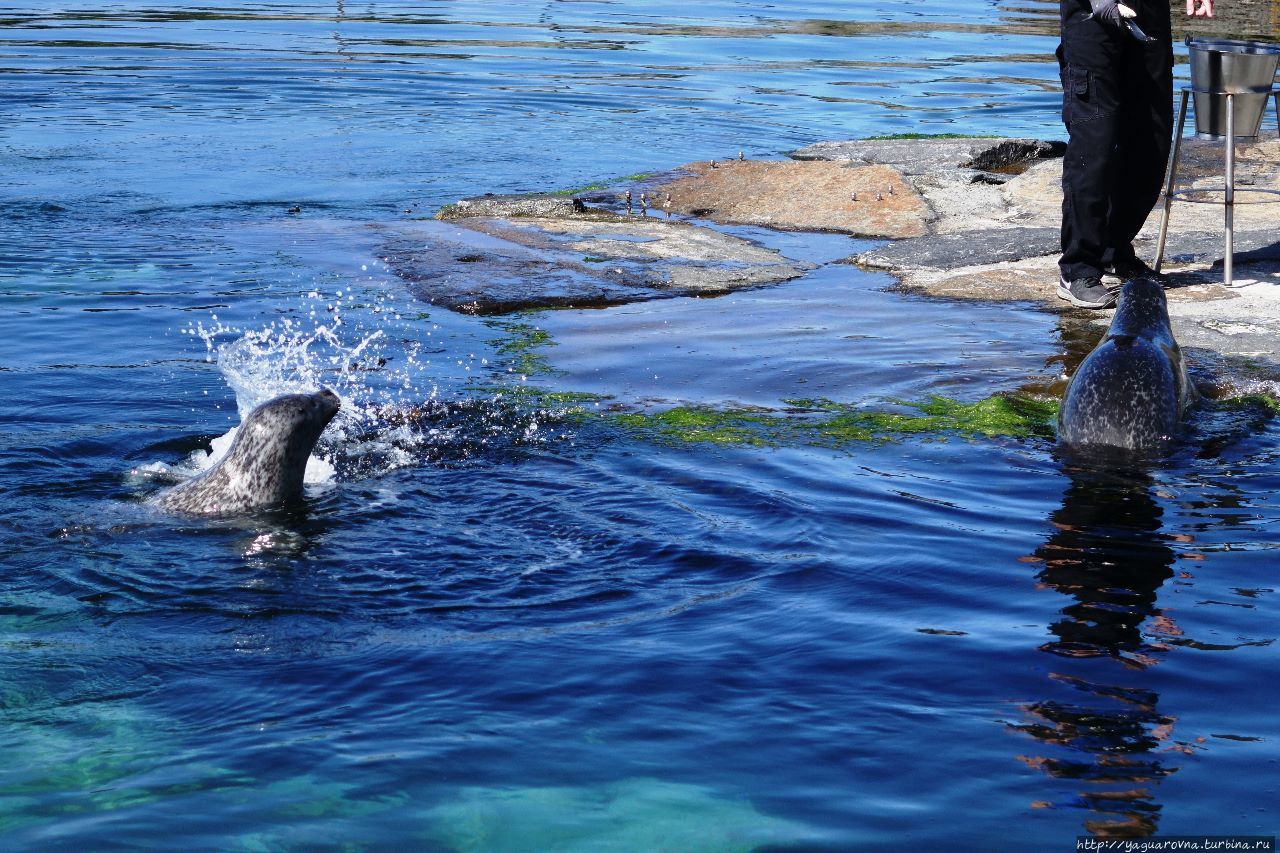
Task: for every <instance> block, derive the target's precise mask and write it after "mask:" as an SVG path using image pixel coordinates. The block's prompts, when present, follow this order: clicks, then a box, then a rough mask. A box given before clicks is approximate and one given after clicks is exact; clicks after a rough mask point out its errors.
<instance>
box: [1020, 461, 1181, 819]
mask: <svg viewBox="0 0 1280 853" xmlns="http://www.w3.org/2000/svg"><path fill="white" fill-rule="evenodd" d="M1066 473H1067V475H1068V476H1069V477H1070V484H1069V486H1068V487H1067V490H1066V492H1065V493H1064V494H1063V497H1062V506H1061V507H1059V508H1058V509H1057V510H1055V511H1054V512H1053V514H1052V515H1051V516H1050V522H1051V524H1052V525H1053V528H1054V529H1053V532H1052V533H1051V534H1050V536H1049V538H1048V539H1047V540H1046V541H1045V542H1044V543H1043V544H1042V545H1040V547H1038V548H1036V550H1035V552H1034V554H1033V556H1032V557H1031V558H1029V559H1030V560H1031V561H1034V562H1037V563H1039V564H1040V570H1039V572H1038V573H1037V575H1036V579H1037V580H1038V581H1039V582H1040V584H1041V585H1042V587H1043V588H1044V589H1048V590H1053V591H1054V592H1058V593H1061V594H1062V595H1064V596H1066V597H1067V598H1068V599H1070V603H1068V604H1066V605H1065V606H1064V607H1062V609H1061V610H1060V611H1059V615H1060V618H1058V619H1057V620H1056V621H1055V622H1053V623H1052V624H1051V625H1050V626H1049V633H1050V634H1052V635H1053V639H1051V640H1049V641H1048V642H1046V643H1044V644H1043V645H1042V646H1040V651H1042V652H1044V653H1046V654H1050V655H1054V656H1055V657H1058V658H1062V659H1064V660H1063V662H1062V663H1061V664H1055V666H1054V669H1055V670H1059V671H1054V672H1051V673H1050V676H1049V678H1050V679H1051V681H1052V683H1053V689H1052V691H1050V694H1049V696H1050V698H1047V699H1044V700H1042V701H1038V702H1033V703H1030V704H1028V705H1026V706H1024V709H1023V710H1024V711H1025V712H1026V713H1027V715H1028V717H1029V718H1030V719H1029V721H1028V722H1026V723H1024V724H1021V725H1017V726H1015V728H1017V729H1018V730H1020V731H1022V732H1025V733H1026V734H1029V735H1031V736H1032V737H1034V738H1036V739H1037V740H1038V741H1040V742H1041V743H1042V744H1043V745H1045V746H1047V747H1051V748H1052V749H1051V751H1050V752H1048V753H1047V754H1045V755H1041V756H1034V757H1024V758H1023V760H1024V761H1025V762H1026V763H1028V764H1030V765H1031V766H1033V767H1036V768H1038V769H1041V770H1043V771H1045V772H1046V773H1048V774H1049V775H1050V776H1052V777H1054V778H1055V779H1059V780H1064V781H1065V780H1070V781H1072V782H1073V783H1074V784H1073V787H1075V788H1076V789H1077V791H1078V793H1077V795H1076V798H1075V800H1074V801H1073V802H1070V803H1066V804H1063V803H1041V804H1039V805H1041V806H1051V807H1059V806H1062V805H1068V806H1071V807H1076V808H1082V809H1085V810H1087V811H1089V812H1090V813H1091V817H1090V818H1088V819H1086V820H1085V823H1084V826H1085V828H1086V829H1087V830H1088V831H1089V832H1091V833H1093V834H1095V835H1098V836H1102V837H1127V836H1145V835H1151V834H1153V833H1154V832H1155V831H1156V829H1157V823H1158V820H1159V817H1160V811H1161V804H1160V802H1159V801H1158V799H1157V797H1156V788H1155V786H1156V785H1158V783H1159V782H1160V780H1161V779H1163V778H1164V777H1165V776H1167V775H1168V774H1170V773H1172V772H1174V771H1175V770H1176V769H1177V768H1176V767H1171V766H1169V763H1168V756H1167V754H1166V752H1165V750H1166V749H1167V746H1168V744H1167V743H1166V741H1167V740H1168V738H1169V736H1170V734H1171V733H1172V730H1173V725H1174V718H1173V717H1171V716H1169V715H1168V714H1165V713H1162V712H1161V711H1160V710H1159V709H1158V701H1159V698H1160V697H1159V694H1158V693H1156V692H1155V691H1153V690H1149V689H1146V688H1144V687H1143V686H1142V683H1143V681H1144V679H1143V672H1144V671H1145V670H1146V669H1147V668H1148V667H1151V666H1154V665H1155V664H1157V663H1159V661H1160V659H1161V657H1162V656H1163V655H1164V654H1165V653H1166V652H1167V651H1168V648H1169V647H1168V646H1166V645H1164V644H1163V643H1160V642H1153V641H1150V640H1148V639H1147V636H1146V635H1147V634H1150V633H1164V634H1176V633H1177V632H1178V629H1177V626H1176V625H1175V624H1174V623H1173V622H1172V620H1171V619H1170V618H1169V617H1168V616H1167V615H1165V614H1163V613H1162V612H1161V610H1160V608H1159V607H1158V606H1157V593H1158V591H1159V589H1160V587H1161V586H1162V585H1163V584H1164V582H1165V581H1166V580H1168V579H1169V578H1171V577H1173V574H1174V571H1173V564H1174V560H1175V559H1176V558H1177V554H1176V553H1175V551H1174V549H1173V548H1172V547H1171V545H1170V542H1171V541H1175V539H1174V537H1173V536H1171V535H1170V534H1168V533H1166V532H1164V531H1163V530H1162V520H1161V516H1162V510H1161V507H1160V505H1159V503H1157V502H1156V500H1155V497H1154V495H1153V488H1154V486H1153V483H1152V479H1151V476H1150V474H1149V473H1148V472H1146V471H1142V470H1132V469H1130V470H1124V469H1111V468H1095V467H1091V466H1089V465H1087V464H1079V463H1074V462H1068V463H1067V467H1066ZM1144 623H1145V624H1147V630H1146V631H1145V632H1144V630H1143V625H1144ZM1110 664H1119V667H1118V668H1117V667H1114V666H1109V665H1110Z"/></svg>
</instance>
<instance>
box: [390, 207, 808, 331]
mask: <svg viewBox="0 0 1280 853" xmlns="http://www.w3.org/2000/svg"><path fill="white" fill-rule="evenodd" d="M578 213H581V211H578ZM385 253H386V258H387V264H388V266H389V268H390V269H391V270H392V271H393V272H394V273H395V274H396V275H397V276H398V277H400V278H401V279H403V280H404V281H405V282H406V283H407V284H408V286H409V288H410V290H411V291H412V292H413V294H414V295H415V297H417V298H419V299H421V300H423V301H425V302H429V303H431V304H434V305H440V306H443V307H446V308H449V309H451V310H455V311H460V312H463V313H468V314H505V313H510V312H514V311H521V310H528V309H534V308H563V307H593V306H603V305H614V304H621V303H626V302H636V301H641V300H645V299H655V298H659V297H665V296H680V295H692V294H718V293H725V292H728V291H731V290H736V289H739V288H743V287H753V286H760V285H765V284H773V283H776V282H780V281H785V280H787V279H791V278H795V277H797V276H799V275H801V274H802V273H803V271H804V269H805V266H804V265H802V264H796V263H793V262H790V261H787V260H786V259H785V258H783V257H782V256H781V255H779V254H778V253H777V252H774V251H772V250H769V249H764V248H761V247H760V246H757V245H755V244H754V243H751V242H749V241H747V240H742V239H739V238H737V237H733V236H731V235H727V234H721V233H719V232H717V231H714V230H712V229H709V228H704V227H701V226H697V225H693V224H689V223H685V222H677V221H665V220H658V219H655V218H649V217H638V216H637V217H629V216H618V215H614V214H611V213H608V212H605V211H592V212H590V213H589V215H587V216H586V217H585V218H580V219H579V218H572V217H571V218H565V219H560V218H548V217H541V216H536V215H524V216H518V217H517V216H512V217H511V218H507V219H490V218H461V219H454V220H451V221H449V222H434V223H421V224H420V226H419V227H417V228H414V229H410V230H409V231H407V232H406V231H401V232H400V233H398V234H397V235H396V236H395V237H394V238H392V239H389V241H388V243H387V246H386V249H385Z"/></svg>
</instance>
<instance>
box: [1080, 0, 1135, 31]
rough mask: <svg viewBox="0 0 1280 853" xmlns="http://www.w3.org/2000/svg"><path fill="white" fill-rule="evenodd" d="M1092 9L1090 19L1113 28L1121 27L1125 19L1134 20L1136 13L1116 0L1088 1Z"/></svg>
mask: <svg viewBox="0 0 1280 853" xmlns="http://www.w3.org/2000/svg"><path fill="white" fill-rule="evenodd" d="M1089 5H1090V6H1092V7H1093V15H1092V17H1094V18H1097V19H1098V20H1100V21H1102V22H1103V23H1104V24H1109V25H1110V26H1113V27H1123V26H1124V25H1125V18H1136V17H1138V13H1137V12H1135V11H1134V10H1132V9H1130V8H1129V7H1128V6H1126V5H1124V4H1123V3H1120V2H1117V0H1089Z"/></svg>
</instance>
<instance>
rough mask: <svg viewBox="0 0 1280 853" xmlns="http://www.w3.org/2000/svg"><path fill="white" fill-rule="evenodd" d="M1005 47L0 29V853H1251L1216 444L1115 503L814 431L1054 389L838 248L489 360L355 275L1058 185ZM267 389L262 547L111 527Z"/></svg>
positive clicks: (1249, 416)
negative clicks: (640, 176)
mask: <svg viewBox="0 0 1280 853" xmlns="http://www.w3.org/2000/svg"><path fill="white" fill-rule="evenodd" d="M1055 8H1056V5H1055V4H1050V3H1044V2H1038V0H1026V2H1020V3H1014V2H1004V0H1001V2H983V3H974V2H959V0H955V2H952V0H927V2H921V3H915V4H853V3H834V2H811V3H803V4H801V3H785V2H783V3H763V2H757V3H724V2H715V0H713V2H707V3H702V4H698V5H696V6H690V5H688V4H670V3H665V2H654V3H639V2H630V0H623V2H567V0H556V1H555V2H545V3H525V4H512V3H502V4H499V3H466V2H450V3H445V2H423V3H395V2H373V1H372V0H370V1H369V2H343V0H337V2H335V3H325V4H320V3H316V4H306V3H296V2H280V3H272V4H266V3H236V2H227V3H223V4H220V5H218V6H216V7H214V6H209V7H202V6H198V5H195V4H181V5H178V4H170V5H163V4H152V5H143V4H137V3H115V4H98V3H92V4H91V3H61V4H57V6H56V9H49V10H43V11H42V10H39V9H36V10H33V9H32V8H31V6H23V7H14V6H3V5H0V341H3V343H0V382H2V383H3V384H2V385H0V389H2V390H3V394H0V495H2V497H0V507H2V509H3V511H2V512H0V553H3V568H2V569H0V589H2V590H3V594H2V595H0V662H2V668H0V713H2V715H3V720H4V725H3V727H0V750H2V751H3V753H4V755H5V757H6V761H5V762H4V765H3V767H0V838H3V839H4V846H6V847H9V848H41V849H44V848H52V849H77V850H80V849H91V848H97V847H100V846H102V845H104V844H106V843H108V842H109V843H110V844H113V845H120V846H134V845H143V844H151V843H157V841H158V840H160V839H163V840H164V843H165V844H166V845H172V846H181V847H190V848H218V849H254V850H259V849H293V848H311V847H329V846H339V845H347V846H350V847H353V848H356V849H364V848H370V849H383V848H391V847H393V846H399V847H403V846H406V845H408V846H411V847H412V848H414V849H440V850H522V851H523V850H550V849H556V850H562V849H563V850H601V849H622V850H648V849H672V850H697V849H705V850H745V849H753V848H757V847H772V848H778V849H847V848H851V847H877V848H901V849H944V848H947V849H950V848H952V847H958V848H959V849H994V847H993V845H997V846H1007V845H1015V846H1016V845H1023V846H1027V847H1029V849H1063V850H1065V849H1068V845H1072V844H1074V838H1075V836H1076V835H1077V834H1084V833H1087V832H1093V833H1096V834H1099V835H1116V834H1122V835H1123V834H1151V833H1156V832H1158V833H1160V834H1200V833H1210V834H1226V833H1240V834H1256V835H1273V834H1276V832H1277V830H1278V829H1280V822H1278V821H1280V818H1278V817H1277V812H1276V809H1275V803H1276V801H1277V792H1276V779H1277V778H1278V777H1277V769H1278V768H1277V762H1278V761H1280V752H1277V742H1278V741H1277V738H1280V730H1278V729H1277V724H1276V720H1275V714H1274V711H1273V706H1274V698H1275V687H1274V672H1275V670H1276V666H1277V658H1276V650H1275V646H1274V640H1275V637H1276V633H1277V631H1276V627H1275V626H1276V623H1277V617H1278V616H1280V610H1278V607H1277V602H1276V594H1275V589H1276V586H1277V577H1276V565H1277V560H1276V542H1277V532H1276V528H1277V523H1278V522H1280V505H1278V504H1277V499H1276V497H1275V496H1276V495H1277V494H1278V493H1280V474H1277V460H1278V459H1280V433H1278V432H1277V428H1276V426H1275V425H1274V422H1273V420H1272V418H1271V414H1270V412H1269V410H1268V409H1267V408H1266V407H1264V406H1260V405H1254V404H1249V403H1245V402H1241V403H1231V404H1228V403H1215V404H1212V405H1208V406H1206V407H1204V408H1203V409H1202V410H1201V411H1200V412H1199V413H1197V415H1196V416H1195V418H1194V419H1193V422H1192V424H1191V425H1190V429H1189V433H1188V436H1187V440H1186V441H1185V442H1184V443H1183V445H1181V447H1180V448H1179V450H1178V451H1177V452H1176V453H1175V454H1174V455H1173V456H1172V457H1171V458H1170V459H1168V460H1165V461H1163V462H1161V463H1159V464H1156V465H1153V466H1151V467H1150V468H1148V469H1145V470H1133V471H1126V470H1122V471H1117V470H1104V469H1091V468H1088V467H1083V466H1081V465H1078V464H1074V463H1071V462H1070V461H1069V460H1065V459H1062V458H1060V457H1059V455H1058V453H1057V451H1056V449H1055V445H1054V441H1053V435H1052V430H1051V429H1050V428H1045V427H1044V426H1043V425H1040V426H1035V425H1034V424H1032V426H1031V428H1028V429H1023V430H995V431H994V434H988V433H987V432H983V431H981V430H975V429H965V428H961V429H951V428H945V427H938V428H934V429H926V430H924V431H922V432H909V431H903V430H901V429H886V430H884V431H881V432H875V433H874V434H870V435H863V434H854V433H852V432H845V433H838V432H836V431H832V430H831V429H828V431H826V432H823V431H822V428H821V424H822V423H824V422H823V421H822V417H824V416H825V415H829V414H830V413H831V412H832V411H840V412H843V413H845V414H848V413H849V412H864V413H873V414H875V413H878V414H879V415H881V416H883V415H886V413H896V414H898V415H902V414H906V415H919V414H920V411H919V409H918V408H916V407H913V404H914V406H917V407H918V406H919V405H922V404H925V403H926V401H929V400H931V399H935V398H936V399H941V400H944V401H953V402H955V403H957V404H959V405H962V406H963V405H968V404H973V403H979V402H982V401H990V400H991V399H992V398H993V397H996V395H1001V394H1013V393H1017V394H1021V395H1030V397H1032V398H1036V399H1041V400H1044V399H1051V396H1046V395H1047V394H1048V395H1051V393H1052V389H1053V387H1055V386H1054V385H1053V382H1054V379H1055V377H1056V376H1057V375H1058V373H1059V372H1060V370H1061V364H1060V359H1061V356H1062V354H1063V353H1064V351H1066V352H1069V353H1070V354H1069V356H1068V358H1069V359H1070V358H1078V357H1079V355H1080V353H1081V352H1082V349H1083V348H1087V346H1088V345H1089V341H1087V340H1086V341H1081V340H1080V332H1079V330H1078V329H1076V328H1073V327H1070V326H1069V325H1067V324H1066V323H1065V322H1064V321H1059V320H1057V319H1056V318H1055V317H1053V316H1050V315H1046V314H1041V313H1037V312H1035V311H1032V310H1030V309H1027V308H1025V307H1022V306H1009V305H990V306H989V305H979V304H955V303H949V302H944V301H936V300H928V299H923V298H920V297H916V296H911V295H908V294H904V293H901V292H898V291H896V290H894V289H893V287H892V284H893V282H892V281H891V280H890V279H888V278H887V277H884V276H880V275H875V274H871V273H866V272H862V271H860V270H858V269H857V268H855V267H852V266H848V265H843V264H836V263H833V261H835V260H837V259H839V258H842V257H845V256H847V255H849V254H852V253H853V252H854V251H856V250H858V249H859V248H861V247H862V246H863V245H865V244H859V243H856V242H854V241H851V240H849V239H848V238H845V237H838V236H830V235H827V236H819V235H809V236H806V235H794V234H790V235H788V234H772V233H769V232H764V231H759V230H754V229H736V230H735V233H737V234H739V235H741V236H745V237H747V238H749V239H753V240H756V241H758V242H761V243H763V244H766V245H769V246H773V247H776V248H778V249H779V250H780V251H782V252H783V254H785V255H787V256H788V257H790V258H792V259H794V260H797V261H806V262H808V263H810V264H812V266H813V269H812V271H811V272H809V273H807V274H806V275H805V276H804V277H802V278H800V279H797V280H794V281H791V282H789V283H787V284H784V285H779V286H776V287H772V288H765V289H759V290H753V291H747V292H740V293H737V294H734V295H731V296H726V297H722V298H718V299H692V298H682V299H667V300H660V301H655V302H647V303H640V304H635V305H629V306H621V307H614V308H608V309H593V310H587V309H583V310H566V311H557V312H544V313H540V314H524V315H516V316H507V317H500V318H493V317H490V318H477V317H470V316H463V315H458V314H452V313H450V312H448V311H445V310H442V309H439V308H437V307H435V306H432V305H429V304H424V303H421V302H418V301H415V300H414V299H413V298H412V297H411V296H410V294H409V293H408V291H407V290H406V288H405V286H404V284H403V283H402V282H401V281H399V280H398V279H397V278H396V276H395V275H394V274H393V273H392V271H391V270H389V269H388V266H387V265H386V263H385V262H384V258H385V256H386V251H387V244H388V239H389V237H388V235H390V234H403V233H405V229H408V228H411V227H412V226H414V225H415V224H416V223H415V222H414V220H415V219H416V218H417V217H420V216H424V215H428V214H430V213H431V212H432V211H434V210H435V209H436V207H438V206H439V205H441V204H444V203H447V202H451V201H453V200H455V199H456V198H458V197H459V196H462V195H471V194H475V193H478V192H485V191H492V192H518V191H528V190H540V189H552V188H560V187H573V186H580V185H582V184H584V183H586V182H589V181H594V180H598V179H611V178H616V177H618V176H624V175H631V174H633V173H637V172H651V171H655V170H663V169H669V168H673V167H675V166H677V165H679V164H681V163H684V162H688V161H691V160H695V159H704V158H709V157H717V156H719V157H725V156H732V155H733V153H734V152H736V151H738V150H745V151H746V152H747V153H748V155H749V156H752V157H775V156H780V155H782V154H783V153H785V152H786V151H788V150H791V149H793V148H795V147H798V146H800V145H803V144H807V143H810V142H814V141H818V140H821V139H832V138H854V137H865V136H870V135H877V134H891V133H963V134H975V133H990V132H995V133H1000V134H1009V135H1028V136H1040V137H1050V138H1056V137H1060V136H1061V129H1060V127H1059V126H1058V124H1057V107H1056V101H1057V97H1058V96H1057V94H1056V77H1057V74H1056V66H1055V65H1054V64H1053V63H1052V50H1053V48H1054V46H1055V42H1056V37H1055V35H1054V31H1055V17H1054V16H1055ZM295 206H296V207H297V208H298V212H297V213H290V212H289V210H290V208H293V207H295ZM1093 334H1096V330H1095V331H1094V332H1093ZM1206 378H1210V379H1211V378H1212V377H1206ZM320 384H325V385H328V386H329V387H332V388H333V389H334V390H335V391H337V392H338V393H339V394H340V395H341V396H342V398H343V404H344V408H343V412H342V413H341V414H340V415H339V418H338V419H337V420H336V421H335V422H334V424H333V425H332V426H331V427H330V429H329V430H328V432H327V433H326V435H325V437H324V438H323V439H322V444H321V447H320V453H321V455H322V456H323V457H324V460H325V461H324V464H323V465H320V466H318V467H317V468H316V469H314V470H313V471H312V473H311V475H310V476H309V481H310V484H309V486H308V496H307V501H306V503H305V505H303V506H300V507H295V508H291V509H289V510H287V511H282V512H279V513H269V514H265V515H259V516H252V517H245V518H234V519H220V520H200V519H184V518H178V517H170V516H164V515H161V514H158V513H157V512H156V511H155V510H154V509H153V508H151V507H150V506H149V505H148V504H147V503H146V499H147V498H149V497H151V496H153V495H154V494H155V493H156V492H157V491H158V490H159V489H161V488H162V487H163V486H164V485H165V484H167V483H170V482H173V481H174V480H175V479H177V478H179V477H181V476H184V475H186V474H189V473H191V472H193V471H194V470H197V469H198V467H199V465H200V463H201V459H202V457H203V456H204V451H205V450H206V449H207V448H208V447H209V445H210V443H211V442H215V443H216V442H218V441H220V440H222V437H223V436H224V435H225V434H226V433H227V432H228V430H230V429H231V428H232V427H234V426H235V425H236V423H238V420H239V416H240V415H241V414H242V413H244V412H245V411H247V410H248V409H249V408H250V407H252V406H253V405H254V404H255V403H257V402H261V401H262V400H264V399H267V398H269V397H271V396H274V395H275V394H278V393H282V392H285V391H290V390H294V389H296V388H313V387H316V386H318V385H320ZM1046 389H1048V391H1046ZM1246 390H1248V389H1246ZM1258 390H1269V389H1268V388H1267V387H1262V388H1260V389H1258ZM1037 395H1038V397H1037ZM672 412H675V413H676V414H675V415H671V414H670V413H672ZM664 413H667V414H666V416H665V417H666V419H665V420H664V419H663V417H664ZM700 419H701V420H700ZM884 422H885V423H888V422H889V421H888V420H885V421H884ZM877 423H879V422H878V421H877ZM779 425H785V426H786V428H785V429H782V428H780V426H779ZM1011 849H1012V848H1011Z"/></svg>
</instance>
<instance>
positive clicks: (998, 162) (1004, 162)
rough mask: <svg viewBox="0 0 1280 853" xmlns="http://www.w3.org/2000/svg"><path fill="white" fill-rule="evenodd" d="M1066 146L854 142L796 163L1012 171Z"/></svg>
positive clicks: (913, 171)
mask: <svg viewBox="0 0 1280 853" xmlns="http://www.w3.org/2000/svg"><path fill="white" fill-rule="evenodd" d="M1064 150H1065V145H1064V144H1063V143H1061V142H1045V141H1042V140H1037V139H1005V138H1001V137H990V138H983V139H947V138H939V139H854V140H848V141H844V142H818V143H815V144H814V145H808V146H805V147H804V148H801V149H799V150H798V151H793V152H792V153H791V157H792V158H793V159H795V160H847V161H851V162H855V163H866V164H871V163H881V164H884V165H888V166H894V167H895V168H897V169H900V170H901V171H902V172H903V173H904V174H907V175H923V174H929V173H931V172H939V171H954V170H956V169H978V170H988V171H990V170H995V169H1008V168H1010V167H1012V166H1014V165H1015V164H1021V163H1030V162H1034V161H1035V160H1039V159H1045V158H1050V157H1061V156H1062V152H1063V151H1064Z"/></svg>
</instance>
